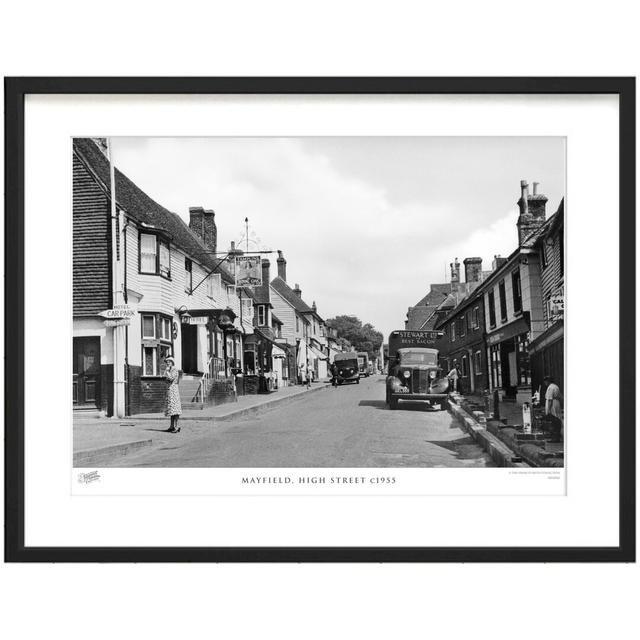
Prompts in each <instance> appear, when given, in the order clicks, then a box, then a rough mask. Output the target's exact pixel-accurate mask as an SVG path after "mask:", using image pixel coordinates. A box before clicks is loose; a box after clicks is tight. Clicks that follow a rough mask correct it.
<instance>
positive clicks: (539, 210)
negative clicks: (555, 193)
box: [516, 180, 548, 246]
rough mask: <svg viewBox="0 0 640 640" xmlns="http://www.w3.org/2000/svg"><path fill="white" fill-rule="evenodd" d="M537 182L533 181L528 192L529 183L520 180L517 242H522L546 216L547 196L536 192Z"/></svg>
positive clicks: (520, 243)
mask: <svg viewBox="0 0 640 640" xmlns="http://www.w3.org/2000/svg"><path fill="white" fill-rule="evenodd" d="M538 186H539V183H538V182H534V183H533V193H532V194H530V193H529V184H528V183H527V181H526V180H520V191H521V193H520V199H519V200H518V208H519V209H520V215H519V216H518V222H517V224H516V226H517V227H518V244H519V245H520V246H521V245H522V243H523V242H524V241H525V240H526V239H527V238H528V237H529V236H530V235H531V234H532V233H533V232H534V231H535V230H536V229H537V228H538V227H540V226H541V225H542V224H543V223H544V221H545V217H546V205H547V199H548V198H547V196H545V195H543V194H541V193H538Z"/></svg>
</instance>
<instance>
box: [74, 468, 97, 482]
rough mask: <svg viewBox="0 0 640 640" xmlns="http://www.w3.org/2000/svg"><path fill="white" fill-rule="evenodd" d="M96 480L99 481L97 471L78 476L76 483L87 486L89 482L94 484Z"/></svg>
mask: <svg viewBox="0 0 640 640" xmlns="http://www.w3.org/2000/svg"><path fill="white" fill-rule="evenodd" d="M96 480H100V474H99V473H98V472H97V471H89V472H87V473H79V474H78V482H79V483H80V484H89V483H90V482H96Z"/></svg>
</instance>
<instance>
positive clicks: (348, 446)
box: [69, 132, 571, 484]
mask: <svg viewBox="0 0 640 640" xmlns="http://www.w3.org/2000/svg"><path fill="white" fill-rule="evenodd" d="M97 133H99V132H97ZM565 144H566V140H565V138H564V137H562V136H494V137H491V136H456V137H453V136H449V137H447V136H443V137H436V136H341V137H319V136H317V137H222V136H218V137H205V136H203V137H99V136H97V137H82V138H81V137H76V138H73V140H72V141H71V143H70V147H71V153H70V158H69V162H70V163H72V180H73V184H72V191H73V200H72V203H73V212H72V216H73V354H72V357H73V380H72V393H71V392H70V394H69V396H70V398H71V395H72V404H73V467H74V469H76V475H77V477H78V481H79V482H80V483H85V484H88V483H91V482H93V481H95V480H97V477H96V476H97V475H98V472H95V471H91V470H92V469H103V468H104V469H106V468H110V467H136V468H166V467H172V468H210V469H216V468H234V469H246V470H247V478H248V480H247V481H254V480H255V478H254V477H253V476H252V472H251V470H252V469H253V470H255V469H258V468H260V469H269V468H278V469H293V468H295V469H301V468H307V469H328V468H331V469H334V470H335V469H340V468H350V469H372V468H373V469H376V468H381V469H382V468H384V469H385V471H384V472H380V473H379V474H378V476H379V478H380V482H392V481H393V480H394V478H393V476H392V475H389V474H388V471H389V470H392V469H394V468H431V469H441V468H454V469H463V468H464V469H488V468H494V467H511V468H514V469H515V470H520V471H526V470H530V469H534V470H535V469H537V468H543V469H549V471H550V472H551V471H552V470H553V469H556V468H559V469H564V468H565V464H566V460H567V459H568V452H567V450H566V447H565V435H566V434H567V433H568V432H569V431H570V430H571V422H570V419H569V417H568V416H567V415H566V414H565V409H564V407H565V349H564V314H565V304H566V301H565V289H566V284H567V283H566V282H565V271H564V264H565V195H566V193H565V192H566V188H565V185H566V166H565V164H566V149H565ZM80 470H82V471H80ZM477 473H478V474H482V473H485V472H481V471H477ZM98 477H99V476H98ZM297 477H298V476H296V478H297ZM262 479H263V480H264V478H262ZM258 480H260V478H258ZM243 481H244V480H243ZM294 481H295V480H294ZM309 481H313V478H311V479H310V480H309ZM350 482H351V480H350Z"/></svg>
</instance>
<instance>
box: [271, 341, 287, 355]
mask: <svg viewBox="0 0 640 640" xmlns="http://www.w3.org/2000/svg"><path fill="white" fill-rule="evenodd" d="M271 357H272V358H286V357H287V354H286V352H285V351H284V350H283V349H281V348H280V347H279V346H278V345H277V344H275V343H274V344H273V347H272V349H271Z"/></svg>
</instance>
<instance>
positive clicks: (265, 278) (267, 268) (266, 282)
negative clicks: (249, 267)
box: [254, 258, 271, 304]
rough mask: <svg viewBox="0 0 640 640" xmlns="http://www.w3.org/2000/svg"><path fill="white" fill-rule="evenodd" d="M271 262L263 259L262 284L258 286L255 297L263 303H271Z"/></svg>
mask: <svg viewBox="0 0 640 640" xmlns="http://www.w3.org/2000/svg"><path fill="white" fill-rule="evenodd" d="M270 272H271V263H270V262H269V260H267V259H266V258H263V260H262V284H261V285H260V286H259V287H256V288H255V290H254V292H255V299H256V301H257V302H259V303H261V304H271V286H270V285H271V277H270Z"/></svg>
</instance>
